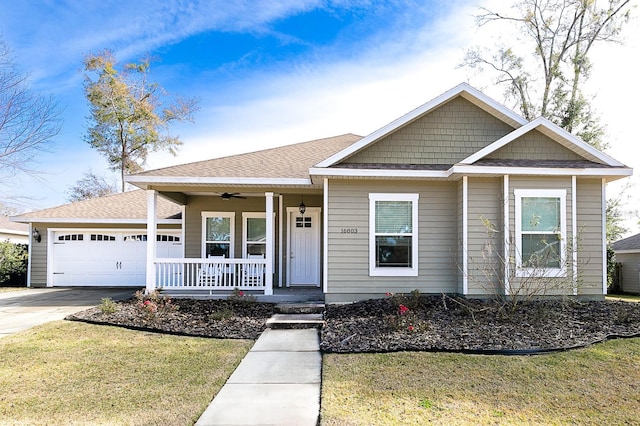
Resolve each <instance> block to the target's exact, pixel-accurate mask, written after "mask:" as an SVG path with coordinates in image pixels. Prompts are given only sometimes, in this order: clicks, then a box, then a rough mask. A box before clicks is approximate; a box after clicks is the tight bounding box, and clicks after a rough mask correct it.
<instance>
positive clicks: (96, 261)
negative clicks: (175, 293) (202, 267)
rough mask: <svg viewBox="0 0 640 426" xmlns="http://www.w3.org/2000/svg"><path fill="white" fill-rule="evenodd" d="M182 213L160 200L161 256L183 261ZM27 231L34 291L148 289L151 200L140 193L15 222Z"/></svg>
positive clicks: (79, 204) (30, 280) (62, 208)
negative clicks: (181, 258)
mask: <svg viewBox="0 0 640 426" xmlns="http://www.w3.org/2000/svg"><path fill="white" fill-rule="evenodd" d="M182 213H183V207H182V206H181V205H179V204H176V203H174V202H172V201H170V200H167V199H159V200H158V209H157V224H158V235H157V247H156V249H157V256H158V257H162V258H180V257H184V250H183V243H184V235H183V233H182V229H183V220H182V217H183V214H182ZM12 220H14V221H16V222H22V223H27V224H28V225H29V235H30V236H31V244H30V245H29V266H28V277H27V283H28V285H29V286H30V287H68V286H77V287H79V286H82V287H98V286H109V287H111V286H123V287H125V286H126V287H129V286H132V287H144V286H145V284H146V272H147V271H146V258H147V226H146V223H147V197H146V192H145V191H141V190H136V191H129V192H124V193H119V194H113V195H107V196H104V197H100V198H92V199H89V200H84V201H78V202H75V203H71V204H65V205H62V206H58V207H53V208H50V209H45V210H39V211H35V212H31V213H25V214H22V215H20V216H17V217H14V218H12Z"/></svg>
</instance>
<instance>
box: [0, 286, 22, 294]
mask: <svg viewBox="0 0 640 426" xmlns="http://www.w3.org/2000/svg"><path fill="white" fill-rule="evenodd" d="M20 290H28V288H27V287H0V293H6V292H9V291H20Z"/></svg>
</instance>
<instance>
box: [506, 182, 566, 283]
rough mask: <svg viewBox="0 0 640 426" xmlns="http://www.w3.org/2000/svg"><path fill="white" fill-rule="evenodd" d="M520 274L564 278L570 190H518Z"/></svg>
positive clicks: (518, 273) (516, 209)
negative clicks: (568, 193)
mask: <svg viewBox="0 0 640 426" xmlns="http://www.w3.org/2000/svg"><path fill="white" fill-rule="evenodd" d="M514 195H515V222H516V236H515V239H516V241H515V243H516V244H515V245H516V253H515V254H516V276H517V277H528V276H540V277H564V276H566V267H565V265H564V257H565V246H566V237H567V223H566V222H567V220H566V218H567V214H566V212H567V191H566V190H564V189H516V190H514Z"/></svg>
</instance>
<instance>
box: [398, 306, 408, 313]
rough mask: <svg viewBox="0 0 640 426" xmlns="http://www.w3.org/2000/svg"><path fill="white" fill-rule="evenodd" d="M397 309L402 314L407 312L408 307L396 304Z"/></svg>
mask: <svg viewBox="0 0 640 426" xmlns="http://www.w3.org/2000/svg"><path fill="white" fill-rule="evenodd" d="M398 311H399V312H400V315H404V314H406V313H407V312H409V308H407V307H406V306H404V305H400V306H398Z"/></svg>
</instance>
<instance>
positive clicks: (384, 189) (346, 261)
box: [326, 181, 458, 302]
mask: <svg viewBox="0 0 640 426" xmlns="http://www.w3.org/2000/svg"><path fill="white" fill-rule="evenodd" d="M457 188H458V184H457V183H456V182H420V183H418V182H408V181H397V182H384V181H366V182H353V181H330V184H329V207H328V208H329V226H328V245H329V246H328V251H329V259H328V271H329V272H328V274H329V275H328V292H327V294H326V300H327V301H328V302H344V301H352V300H357V299H363V298H369V297H380V296H384V294H385V293H387V292H392V293H408V292H410V291H412V290H414V289H419V290H420V291H421V292H422V293H441V292H445V293H455V292H456V291H457V289H458V274H457V266H456V260H455V254H456V250H457V248H458V242H457V241H456V235H457V234H458V230H457V225H458V221H457V219H456V217H457V216H456V214H457V212H458V211H457V202H456V201H457ZM369 193H418V194H419V195H420V199H419V203H418V209H419V210H418V215H419V218H418V238H419V247H418V250H419V252H418V256H419V266H418V268H419V275H418V276H417V277H377V276H376V277H370V276H369ZM347 228H350V229H357V233H342V229H347Z"/></svg>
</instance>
